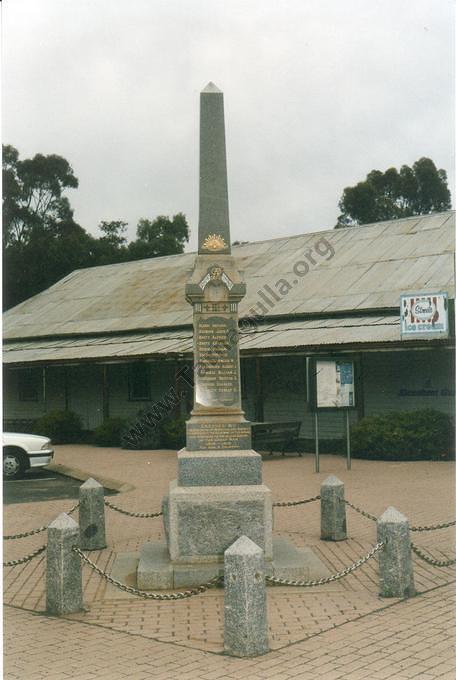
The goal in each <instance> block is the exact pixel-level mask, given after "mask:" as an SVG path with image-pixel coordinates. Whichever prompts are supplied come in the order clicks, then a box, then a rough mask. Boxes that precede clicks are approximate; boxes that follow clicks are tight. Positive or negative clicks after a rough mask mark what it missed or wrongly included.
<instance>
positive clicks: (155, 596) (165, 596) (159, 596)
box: [73, 547, 223, 600]
mask: <svg viewBox="0 0 456 680" xmlns="http://www.w3.org/2000/svg"><path fill="white" fill-rule="evenodd" d="M73 550H74V552H75V553H77V554H78V555H79V557H80V558H81V559H82V560H84V562H86V563H87V564H88V565H89V567H90V568H91V569H93V570H94V571H95V572H96V573H97V574H99V575H100V576H102V577H103V578H104V579H106V581H108V582H109V583H111V584H112V585H113V586H116V588H119V589H120V590H123V591H124V592H125V593H130V594H131V595H137V596H138V597H143V598H144V599H145V600H185V599H187V598H188V597H192V596H193V595H200V594H201V593H204V592H205V591H206V590H208V589H209V588H214V587H215V586H216V585H217V584H218V583H220V582H221V581H222V580H223V579H222V577H220V576H215V577H214V578H213V579H211V580H210V581H208V582H207V583H203V584H201V585H199V586H196V587H195V588H191V589H190V590H183V591H181V592H179V593H149V592H146V591H144V590H138V589H137V588H133V587H132V586H127V585H125V583H121V582H120V581H116V579H114V578H112V576H109V574H107V573H106V572H105V571H103V569H100V567H97V565H96V564H95V563H94V562H92V560H91V559H89V558H88V557H87V555H85V554H84V553H83V552H82V550H80V549H79V548H77V547H74V548H73Z"/></svg>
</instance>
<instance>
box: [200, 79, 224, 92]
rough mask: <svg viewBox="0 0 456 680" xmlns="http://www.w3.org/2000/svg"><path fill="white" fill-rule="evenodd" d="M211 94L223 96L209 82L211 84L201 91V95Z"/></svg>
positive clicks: (215, 86)
mask: <svg viewBox="0 0 456 680" xmlns="http://www.w3.org/2000/svg"><path fill="white" fill-rule="evenodd" d="M212 93H215V94H223V93H222V90H219V89H218V87H217V85H215V84H214V83H213V82H212V80H211V82H210V83H208V84H207V85H206V87H205V88H204V90H202V91H201V94H212Z"/></svg>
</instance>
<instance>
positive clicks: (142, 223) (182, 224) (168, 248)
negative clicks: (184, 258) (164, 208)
mask: <svg viewBox="0 0 456 680" xmlns="http://www.w3.org/2000/svg"><path fill="white" fill-rule="evenodd" d="M188 238H189V229H188V224H187V219H186V217H185V215H183V214H182V213H178V214H177V215H174V217H173V218H172V219H170V218H169V217H165V216H164V215H159V216H158V217H156V218H155V219H154V220H153V221H151V220H147V219H140V220H139V222H138V226H137V228H136V241H132V242H131V243H130V244H129V246H128V253H129V258H128V259H130V260H138V259H141V258H145V257H160V256H161V255H176V254H177V253H183V252H184V246H185V243H186V242H187V241H188Z"/></svg>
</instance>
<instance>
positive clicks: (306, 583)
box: [266, 541, 385, 588]
mask: <svg viewBox="0 0 456 680" xmlns="http://www.w3.org/2000/svg"><path fill="white" fill-rule="evenodd" d="M384 546H385V542H384V541H379V542H378V543H376V545H374V547H373V548H372V550H369V552H368V553H367V555H365V556H364V557H361V558H360V559H359V560H357V561H356V562H354V563H353V564H351V565H350V566H349V567H345V569H343V570H342V571H338V572H337V573H336V574H332V575H331V576H327V577H325V578H320V579H315V580H313V581H294V580H292V579H286V578H278V577H276V576H266V581H267V582H268V583H275V584H277V585H281V586H300V587H303V588H306V587H307V588H310V587H311V586H323V585H325V584H326V583H332V582H333V581H337V580H339V579H341V578H343V577H344V576H348V574H351V573H352V572H353V571H355V570H356V569H358V568H359V567H362V565H363V564H365V563H366V562H367V561H368V560H370V558H371V557H373V556H374V555H375V553H377V552H378V551H379V550H382V549H383V547H384Z"/></svg>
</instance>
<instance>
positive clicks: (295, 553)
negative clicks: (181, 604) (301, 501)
mask: <svg viewBox="0 0 456 680" xmlns="http://www.w3.org/2000/svg"><path fill="white" fill-rule="evenodd" d="M121 559H122V555H119V556H118V557H117V560H121ZM117 560H116V562H117ZM136 573H137V587H138V588H139V589H140V590H172V589H176V588H189V587H192V586H197V585H200V584H201V583H206V582H207V581H209V580H210V579H212V578H213V577H214V576H222V575H223V562H216V561H214V562H206V563H204V564H195V563H187V564H176V563H173V562H171V560H170V558H169V553H168V549H167V546H166V543H158V542H154V543H146V544H145V545H144V546H143V548H142V550H141V553H140V554H139V563H138V568H137V572H136ZM266 573H267V574H268V575H273V576H277V577H279V578H288V579H303V580H310V579H318V578H324V577H326V576H329V575H330V572H329V570H328V568H327V567H326V566H325V565H324V564H323V562H322V561H321V560H320V558H319V557H317V555H316V554H315V553H314V552H313V551H312V549H311V548H296V547H295V546H294V545H293V544H292V543H290V541H288V540H287V539H285V538H282V537H278V538H274V539H273V556H272V559H269V560H266Z"/></svg>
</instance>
